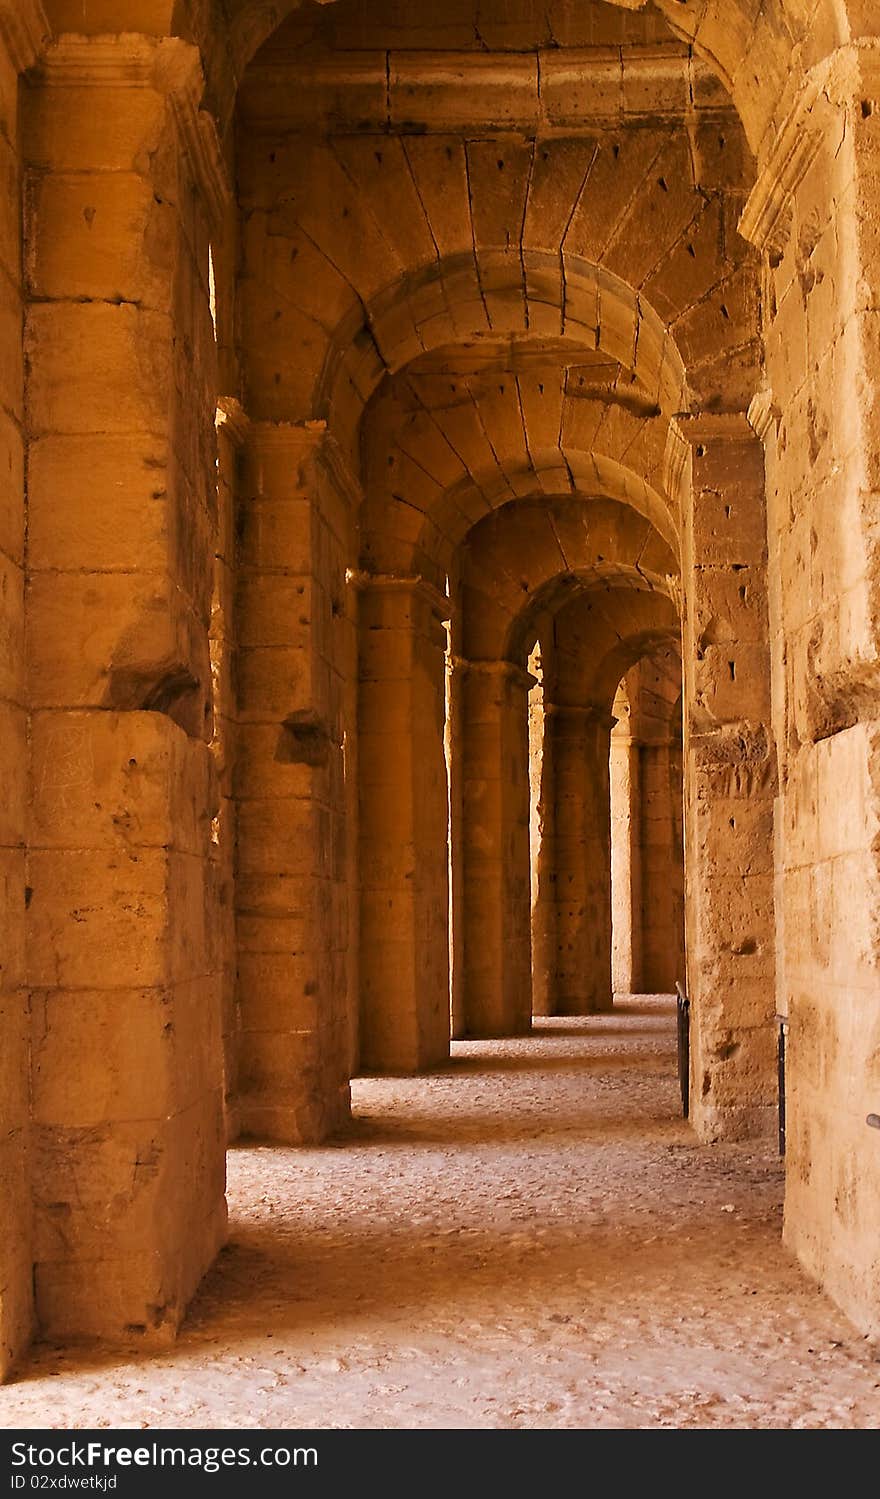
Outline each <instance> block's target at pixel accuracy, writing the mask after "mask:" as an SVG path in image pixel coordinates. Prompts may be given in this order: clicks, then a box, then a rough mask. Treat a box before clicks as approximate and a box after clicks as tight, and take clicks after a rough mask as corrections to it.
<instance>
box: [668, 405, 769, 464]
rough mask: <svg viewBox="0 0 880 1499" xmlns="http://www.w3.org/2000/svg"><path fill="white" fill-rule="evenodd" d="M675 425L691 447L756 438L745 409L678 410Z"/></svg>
mask: <svg viewBox="0 0 880 1499" xmlns="http://www.w3.org/2000/svg"><path fill="white" fill-rule="evenodd" d="M675 427H676V430H677V431H678V433H679V435H680V436H681V437H682V438H683V439H684V441H685V442H686V443H688V444H689V446H690V447H692V448H701V447H709V446H712V445H714V444H715V443H719V442H737V443H742V442H754V441H755V440H756V439H755V430H754V428H753V427H752V425H751V423H750V421H749V418H748V414H747V412H745V411H693V412H690V411H679V412H678V413H677V414H676V417H675ZM698 456H699V455H698Z"/></svg>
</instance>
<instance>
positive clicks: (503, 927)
mask: <svg viewBox="0 0 880 1499" xmlns="http://www.w3.org/2000/svg"><path fill="white" fill-rule="evenodd" d="M455 670H456V672H460V673H461V675H462V679H463V680H462V699H463V710H462V727H461V736H462V740H461V756H462V772H461V775H462V795H463V812H462V848H461V857H462V899H461V911H460V914H459V918H458V919H459V920H460V921H461V924H462V928H463V932H462V946H463V967H464V976H463V983H464V1015H465V1028H464V1034H465V1035H467V1036H524V1035H527V1034H528V1032H529V1031H530V1030H531V1024H532V982H531V979H532V973H531V969H532V944H531V882H530V878H529V731H528V712H529V708H528V693H529V688H530V687H531V686H532V685H533V683H534V680H535V679H534V677H532V676H530V675H529V673H528V672H524V671H523V670H522V669H521V668H520V667H518V666H515V665H514V664H513V662H510V661H462V660H459V661H457V662H456V663H455Z"/></svg>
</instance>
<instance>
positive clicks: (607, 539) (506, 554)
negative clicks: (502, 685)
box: [460, 495, 676, 665]
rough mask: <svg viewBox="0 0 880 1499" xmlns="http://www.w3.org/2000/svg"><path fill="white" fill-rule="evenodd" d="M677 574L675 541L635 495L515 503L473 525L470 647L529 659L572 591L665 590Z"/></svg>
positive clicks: (467, 585)
mask: <svg viewBox="0 0 880 1499" xmlns="http://www.w3.org/2000/svg"><path fill="white" fill-rule="evenodd" d="M675 573H676V563H675V558H674V555H673V553H672V550H671V548H670V547H669V545H668V544H667V543H666V542H665V541H664V540H663V539H662V537H661V536H660V535H659V534H658V533H657V532H656V531H655V530H654V529H653V528H652V526H651V525H650V522H649V521H647V520H646V519H645V518H644V517H643V516H641V515H640V514H639V513H638V512H637V511H636V510H635V509H633V508H632V507H630V506H629V505H628V504H625V503H621V502H620V501H618V500H613V499H610V498H609V497H607V496H605V497H600V496H591V497H587V496H585V495H576V496H559V497H557V496H553V497H550V496H540V497H538V496H534V497H531V498H528V499H525V498H524V499H520V500H517V501H514V502H511V503H509V504H507V505H505V506H504V507H502V508H501V509H500V510H497V511H495V512H493V514H492V515H491V516H488V517H487V518H486V519H485V520H483V521H481V522H480V523H479V524H478V525H477V526H475V527H474V528H473V530H472V531H471V532H470V533H469V535H468V537H467V540H466V543H465V545H464V548H463V559H462V565H461V571H460V589H461V615H462V618H461V632H460V638H461V650H462V654H463V655H464V656H465V657H467V658H468V659H469V660H476V659H485V660H502V659H505V660H509V661H512V662H514V663H518V664H520V665H524V664H525V662H524V660H523V653H524V651H525V650H526V649H527V647H528V645H529V643H530V641H531V639H532V637H533V636H534V635H535V633H536V631H537V630H538V624H537V621H538V620H539V619H540V617H541V616H542V615H554V614H556V613H557V612H558V610H559V608H560V607H561V606H562V604H563V603H564V602H565V601H566V595H567V594H571V593H573V592H575V591H585V590H588V589H591V588H594V587H596V586H597V585H599V584H600V583H602V582H604V583H605V584H611V583H612V582H613V583H615V584H616V585H618V586H621V587H622V586H624V580H627V581H628V582H629V584H630V586H632V587H636V586H640V587H644V588H655V589H658V590H660V591H661V592H664V591H668V590H669V588H670V585H671V582H672V578H673V576H674V575H675ZM524 599H527V600H528V604H527V606H526V605H525V604H524Z"/></svg>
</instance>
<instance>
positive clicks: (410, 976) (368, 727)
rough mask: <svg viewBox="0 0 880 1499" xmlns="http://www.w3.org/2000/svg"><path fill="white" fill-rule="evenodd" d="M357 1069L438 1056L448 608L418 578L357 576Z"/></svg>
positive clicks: (445, 973) (442, 1043) (444, 922)
mask: <svg viewBox="0 0 880 1499" xmlns="http://www.w3.org/2000/svg"><path fill="white" fill-rule="evenodd" d="M358 582H359V588H360V598H359V606H360V607H359V643H360V669H359V679H360V685H359V704H358V757H359V785H360V801H359V825H360V888H361V904H360V983H361V1011H360V1013H361V1031H360V1055H361V1066H362V1067H363V1068H364V1070H366V1071H371V1070H374V1071H385V1072H418V1071H420V1070H421V1069H423V1068H425V1067H431V1066H434V1065H436V1064H437V1063H439V1062H442V1061H444V1060H445V1059H446V1058H447V1057H448V1056H449V1024H450V1022H449V894H448V891H449V886H448V862H449V861H448V818H449V806H448V790H447V778H446V760H445V756H444V751H443V731H444V717H445V667H446V631H445V629H444V627H443V621H444V619H446V618H448V613H449V602H448V600H447V599H446V598H445V597H444V596H443V595H442V594H439V593H437V591H436V590H435V589H434V588H432V587H431V586H430V585H429V584H427V583H426V582H424V580H423V579H421V578H417V577H416V578H408V577H391V576H388V577H374V576H370V575H366V574H364V575H361V576H360V578H359V580H358Z"/></svg>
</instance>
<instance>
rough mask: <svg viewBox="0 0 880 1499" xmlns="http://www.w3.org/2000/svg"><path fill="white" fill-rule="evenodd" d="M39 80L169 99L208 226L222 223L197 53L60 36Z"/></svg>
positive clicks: (129, 39)
mask: <svg viewBox="0 0 880 1499" xmlns="http://www.w3.org/2000/svg"><path fill="white" fill-rule="evenodd" d="M0 4H2V0H0ZM38 77H39V79H40V80H41V81H42V82H43V83H44V84H46V85H48V86H49V87H52V88H88V89H95V88H152V89H154V90H155V91H156V92H157V93H159V94H163V95H164V96H165V97H167V99H168V101H169V103H170V106H171V110H172V113H173V117H174V123H175V126H176V129H177V134H178V138H179V141H180V146H181V150H182V152H183V154H184V156H185V157H186V158H187V160H188V162H189V166H190V171H191V172H192V176H193V181H194V182H195V185H196V187H197V189H198V191H199V193H200V194H201V197H202V201H203V203H204V205H205V208H206V210H207V213H208V216H209V218H210V220H211V223H212V225H213V226H216V225H218V224H219V223H220V221H221V219H222V216H223V214H224V212H225V210H226V207H227V204H228V202H229V200H230V196H231V188H230V185H229V180H228V176H227V172H226V167H225V164H224V160H223V153H222V150H221V147H220V139H219V136H218V133H217V127H216V124H215V122H214V118H213V116H212V115H210V114H209V113H208V111H207V110H204V109H202V108H201V107H200V106H201V101H202V96H203V94H204V75H203V73H202V64H201V57H200V54H199V50H198V48H197V47H194V46H193V45H192V44H191V43H189V42H185V41H182V40H181V39H180V38H179V37H160V38H157V37H149V36H140V35H137V34H132V35H120V36H92V37H87V36H73V35H64V36H61V37H59V38H58V40H57V41H55V42H54V43H53V44H52V46H51V47H49V48H48V49H47V51H46V53H45V54H44V56H43V58H42V59H41V62H40V68H39V72H38Z"/></svg>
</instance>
